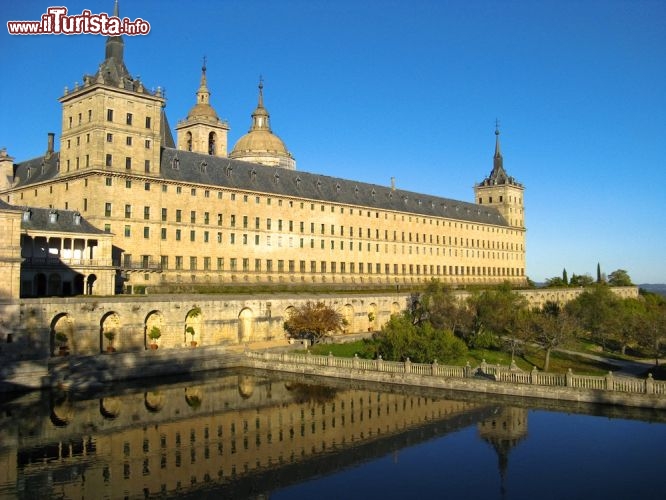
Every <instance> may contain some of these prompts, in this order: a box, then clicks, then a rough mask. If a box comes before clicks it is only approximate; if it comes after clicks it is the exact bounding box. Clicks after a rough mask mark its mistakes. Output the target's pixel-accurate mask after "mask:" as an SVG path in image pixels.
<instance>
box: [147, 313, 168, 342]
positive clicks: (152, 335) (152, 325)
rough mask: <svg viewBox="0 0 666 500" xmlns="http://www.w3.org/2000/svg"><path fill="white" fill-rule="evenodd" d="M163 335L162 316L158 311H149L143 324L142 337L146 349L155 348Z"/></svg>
mask: <svg viewBox="0 0 666 500" xmlns="http://www.w3.org/2000/svg"><path fill="white" fill-rule="evenodd" d="M163 335H164V317H163V316H162V313H161V312H159V311H151V312H149V313H148V315H147V316H146V319H145V321H144V324H143V339H144V344H145V347H146V349H148V348H150V349H157V347H158V346H159V345H161V344H162V336H163Z"/></svg>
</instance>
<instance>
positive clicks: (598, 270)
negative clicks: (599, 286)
mask: <svg viewBox="0 0 666 500" xmlns="http://www.w3.org/2000/svg"><path fill="white" fill-rule="evenodd" d="M597 283H601V264H599V263H598V262H597Z"/></svg>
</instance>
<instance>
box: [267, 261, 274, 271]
mask: <svg viewBox="0 0 666 500" xmlns="http://www.w3.org/2000/svg"><path fill="white" fill-rule="evenodd" d="M266 272H269V273H272V272H273V261H272V260H271V259H266Z"/></svg>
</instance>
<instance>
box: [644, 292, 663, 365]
mask: <svg viewBox="0 0 666 500" xmlns="http://www.w3.org/2000/svg"><path fill="white" fill-rule="evenodd" d="M643 298H644V300H645V315H644V316H643V321H642V322H641V335H640V338H639V343H640V344H641V347H643V348H644V349H645V350H646V352H647V353H648V354H649V355H650V356H651V357H653V358H654V362H655V366H659V359H660V358H662V357H663V356H665V355H666V299H664V297H662V296H661V295H657V294H655V293H650V292H644V293H643Z"/></svg>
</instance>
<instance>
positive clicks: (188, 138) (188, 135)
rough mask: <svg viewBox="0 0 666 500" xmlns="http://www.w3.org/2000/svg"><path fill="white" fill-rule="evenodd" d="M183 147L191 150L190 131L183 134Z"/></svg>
mask: <svg viewBox="0 0 666 500" xmlns="http://www.w3.org/2000/svg"><path fill="white" fill-rule="evenodd" d="M185 149H186V150H187V151H192V132H188V133H187V134H185Z"/></svg>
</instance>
